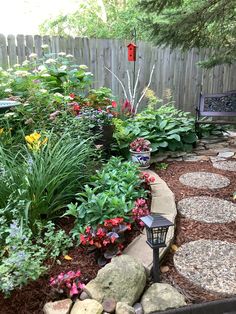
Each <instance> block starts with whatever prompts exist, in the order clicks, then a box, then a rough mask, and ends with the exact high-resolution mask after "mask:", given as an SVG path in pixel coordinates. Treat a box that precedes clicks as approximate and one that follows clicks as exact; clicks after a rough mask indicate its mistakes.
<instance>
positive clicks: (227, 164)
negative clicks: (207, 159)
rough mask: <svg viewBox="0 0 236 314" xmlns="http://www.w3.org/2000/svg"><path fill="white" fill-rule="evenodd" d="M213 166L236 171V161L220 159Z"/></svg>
mask: <svg viewBox="0 0 236 314" xmlns="http://www.w3.org/2000/svg"><path fill="white" fill-rule="evenodd" d="M213 167H215V168H217V169H221V170H228V171H236V161H233V160H229V161H219V162H214V163H213Z"/></svg>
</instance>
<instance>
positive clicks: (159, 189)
mask: <svg viewBox="0 0 236 314" xmlns="http://www.w3.org/2000/svg"><path fill="white" fill-rule="evenodd" d="M144 172H147V173H148V174H150V175H151V176H153V177H155V182H153V183H151V193H152V202H151V212H152V213H159V214H161V215H163V216H164V217H165V218H167V219H168V220H170V221H171V222H172V223H173V224H174V223H175V217H176V215H177V210H176V204H175V196H174V193H173V192H172V191H171V190H170V188H169V187H168V185H167V184H166V182H165V181H164V180H162V179H161V178H160V177H159V176H158V175H157V174H156V173H155V172H153V171H151V170H145V171H144ZM174 228H175V226H173V227H170V228H169V230H168V233H167V238H166V243H167V246H166V247H165V248H162V249H160V258H162V257H163V256H164V254H165V253H166V251H167V250H168V248H169V246H170V245H171V243H172V240H173V238H174ZM146 239H147V237H146V233H145V232H144V233H143V234H140V235H139V236H138V237H137V238H135V239H134V240H133V241H132V242H131V243H130V244H129V245H128V246H127V248H126V249H125V250H124V253H125V254H128V255H130V256H133V257H134V258H136V259H137V260H139V261H140V262H141V263H142V264H143V265H144V267H146V268H147V269H148V270H151V267H152V261H153V255H152V254H153V252H152V249H151V248H150V247H149V246H148V244H147V243H146Z"/></svg>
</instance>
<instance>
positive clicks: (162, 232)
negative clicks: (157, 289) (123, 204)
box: [141, 214, 174, 282]
mask: <svg viewBox="0 0 236 314" xmlns="http://www.w3.org/2000/svg"><path fill="white" fill-rule="evenodd" d="M141 220H142V222H143V223H144V225H145V228H146V233H147V241H146V242H147V244H148V245H149V246H150V247H151V248H152V249H153V281H154V282H160V265H159V248H161V247H165V246H166V235H167V232H168V229H169V227H170V226H173V225H174V224H173V223H172V222H171V221H169V220H168V219H166V218H165V217H163V216H161V215H160V214H152V215H148V216H145V217H142V218H141Z"/></svg>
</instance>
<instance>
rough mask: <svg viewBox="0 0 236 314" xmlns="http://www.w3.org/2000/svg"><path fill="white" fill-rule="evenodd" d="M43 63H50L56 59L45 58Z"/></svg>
mask: <svg viewBox="0 0 236 314" xmlns="http://www.w3.org/2000/svg"><path fill="white" fill-rule="evenodd" d="M45 63H47V64H50V63H56V60H55V59H52V58H50V59H47V60H46V61H45Z"/></svg>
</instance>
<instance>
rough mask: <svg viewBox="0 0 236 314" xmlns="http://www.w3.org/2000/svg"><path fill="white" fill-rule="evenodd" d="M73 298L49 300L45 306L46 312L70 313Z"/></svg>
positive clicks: (55, 313)
mask: <svg viewBox="0 0 236 314" xmlns="http://www.w3.org/2000/svg"><path fill="white" fill-rule="evenodd" d="M71 304H72V301H71V299H65V300H61V301H56V302H48V303H46V304H45V305H44V307H43V312H44V314H69V310H70V306H71Z"/></svg>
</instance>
